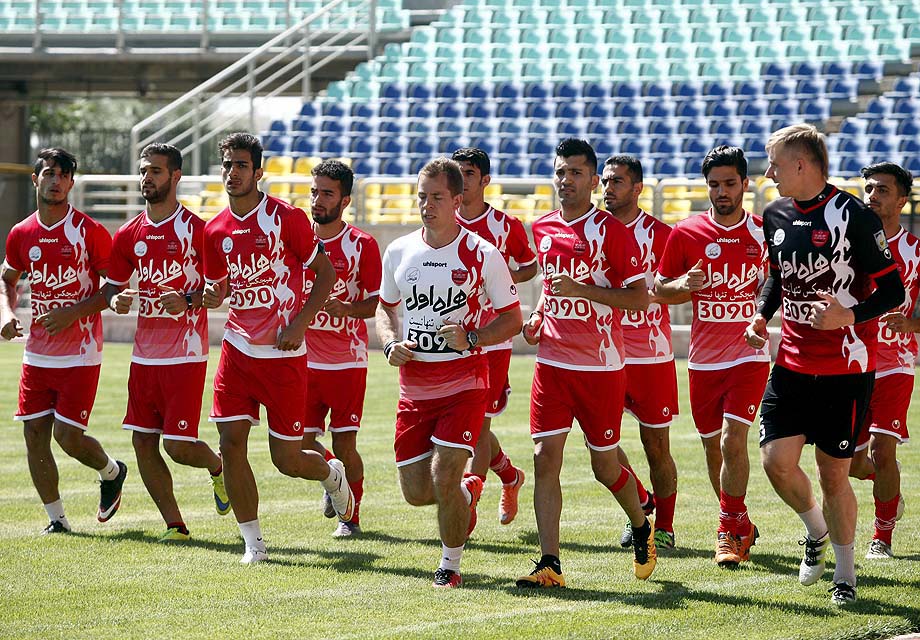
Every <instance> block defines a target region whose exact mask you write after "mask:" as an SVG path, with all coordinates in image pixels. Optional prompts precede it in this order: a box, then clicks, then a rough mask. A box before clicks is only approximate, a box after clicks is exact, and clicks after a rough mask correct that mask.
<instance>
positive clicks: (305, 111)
mask: <svg viewBox="0 0 920 640" xmlns="http://www.w3.org/2000/svg"><path fill="white" fill-rule="evenodd" d="M300 115H301V116H304V117H306V118H314V117H316V116H318V115H319V109H318V108H317V106H316V103H313V102H304V103H303V106H302V107H300Z"/></svg>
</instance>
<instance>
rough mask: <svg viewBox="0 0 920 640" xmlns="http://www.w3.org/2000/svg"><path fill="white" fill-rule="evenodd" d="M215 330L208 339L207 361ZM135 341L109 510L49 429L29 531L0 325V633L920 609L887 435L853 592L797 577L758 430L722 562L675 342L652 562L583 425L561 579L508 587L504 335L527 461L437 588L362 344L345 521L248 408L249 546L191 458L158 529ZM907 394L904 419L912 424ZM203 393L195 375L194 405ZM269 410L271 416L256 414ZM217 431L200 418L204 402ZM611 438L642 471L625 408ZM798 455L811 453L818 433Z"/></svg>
mask: <svg viewBox="0 0 920 640" xmlns="http://www.w3.org/2000/svg"><path fill="white" fill-rule="evenodd" d="M217 353H218V351H217V350H216V349H212V361H211V367H210V372H209V374H210V375H213V371H214V369H215V366H214V365H215V364H216V358H217ZM129 354H130V347H129V346H128V345H118V344H110V345H107V346H106V349H105V364H104V365H103V369H102V378H101V380H100V386H99V393H98V396H97V400H96V408H95V411H94V413H93V417H92V422H91V433H93V434H94V435H95V436H96V437H97V438H99V439H100V440H101V441H102V443H103V445H104V446H105V447H106V449H107V450H108V451H109V452H110V453H111V454H113V455H115V456H116V457H119V458H121V459H123V460H125V461H126V462H127V463H128V466H129V475H128V480H127V483H126V485H125V494H124V499H123V503H122V506H121V510H120V511H119V512H118V515H117V516H116V517H115V518H114V519H113V520H111V521H110V522H108V523H106V524H100V523H98V522H96V520H95V509H96V504H97V501H98V485H96V484H95V482H94V481H95V479H96V475H95V473H93V472H92V471H90V470H89V469H86V468H85V467H82V466H81V465H80V464H79V463H77V462H76V461H74V460H71V459H70V458H68V457H67V456H66V455H64V454H63V453H62V452H61V451H60V449H59V448H57V446H56V445H55V454H56V456H57V460H58V465H59V467H60V471H61V493H62V496H63V499H64V504H65V507H66V510H67V514H68V517H69V519H70V521H71V523H72V525H73V526H74V528H75V531H76V533H74V534H73V535H64V536H61V535H57V536H46V537H40V536H38V535H37V534H38V532H39V531H40V530H41V528H42V527H44V525H45V524H46V516H45V513H44V510H43V509H42V507H41V504H40V503H39V500H38V498H37V495H36V494H35V491H34V489H33V487H32V486H31V482H30V480H29V475H28V470H27V467H26V460H25V453H24V444H23V442H22V435H21V427H20V425H19V423H14V422H13V421H12V420H10V419H9V416H10V415H11V414H12V413H13V412H14V410H15V407H16V389H17V381H18V376H19V362H20V359H21V355H22V346H21V345H15V344H12V345H11V344H5V345H0V410H2V412H3V414H4V415H5V416H7V418H5V420H6V422H7V426H6V428H4V429H3V430H2V431H0V602H2V606H0V636H2V637H4V638H6V637H16V638H21V637H35V638H38V637H41V638H59V637H67V638H151V637H180V638H198V637H241V636H246V637H248V638H336V639H338V640H344V639H346V638H406V637H411V638H454V637H456V638H509V639H514V640H518V639H520V638H530V637H533V638H537V637H539V638H613V637H620V638H663V639H680V640H689V639H692V638H706V639H709V638H737V637H744V638H746V639H752V640H753V639H755V638H885V637H890V636H893V635H896V634H898V633H906V632H909V631H917V630H920V608H918V606H920V605H918V600H920V526H918V522H920V517H918V515H917V514H918V510H920V490H918V489H920V479H918V473H917V470H918V468H920V452H918V450H917V448H916V445H914V446H911V445H907V446H905V447H902V448H901V450H900V451H899V457H900V459H901V462H902V463H903V472H902V475H903V489H902V492H903V494H904V495H905V496H906V498H907V512H906V514H905V517H904V518H903V519H902V521H901V522H900V523H899V524H898V527H897V529H896V530H895V537H894V549H895V553H896V555H897V556H898V559H897V560H895V561H887V562H886V561H882V562H879V561H874V562H869V561H866V560H862V559H861V558H862V556H863V555H864V554H865V549H866V546H867V544H868V541H869V538H870V537H871V524H872V518H873V510H872V488H871V485H870V484H869V483H866V482H856V481H854V486H855V489H856V493H857V498H858V500H859V524H858V529H857V558H858V569H857V571H858V576H859V601H858V603H857V604H856V605H855V606H853V607H851V608H849V609H847V610H845V611H841V610H839V609H838V608H836V607H834V606H833V605H831V603H830V598H829V595H828V593H827V592H826V589H827V588H829V587H830V586H831V583H830V576H831V571H832V567H833V558H832V553H830V552H829V555H828V558H829V562H828V572H827V573H826V574H825V577H824V578H823V579H822V580H821V581H820V582H819V583H818V584H817V585H815V586H812V587H802V586H800V585H799V584H798V581H797V568H798V563H799V560H800V557H801V556H800V550H801V548H800V547H799V546H798V545H797V544H796V541H797V540H798V539H799V538H800V537H801V535H802V531H803V527H802V525H801V523H800V522H799V520H798V518H796V517H795V515H794V514H793V513H792V512H791V510H790V509H788V508H787V507H786V506H785V505H784V504H783V503H782V502H781V501H780V500H779V499H778V498H777V497H776V495H775V494H774V493H773V491H772V489H771V488H770V486H769V483H768V482H767V480H766V477H765V476H764V474H763V471H762V469H761V468H760V466H759V464H758V462H757V460H758V458H757V456H758V453H757V443H756V435H757V434H756V430H752V432H751V434H750V440H749V449H750V453H751V456H752V460H753V462H752V465H751V466H752V472H751V483H750V489H749V492H748V505H749V509H750V513H751V516H752V519H753V520H754V521H755V522H756V523H757V526H758V528H759V529H760V532H761V538H760V541H759V542H758V543H757V546H756V547H754V549H753V550H752V554H751V562H750V563H747V564H746V565H743V566H742V567H741V568H739V569H737V570H722V569H720V568H719V567H718V566H716V565H715V564H714V562H713V560H712V556H713V547H714V542H715V528H716V524H717V513H718V502H717V500H716V498H715V496H714V495H713V492H712V489H711V488H710V486H709V482H708V480H707V476H706V472H705V464H704V460H703V452H702V448H701V446H700V444H699V439H698V437H697V435H696V432H695V430H694V429H693V425H692V422H691V421H690V419H689V406H688V401H687V393H686V389H687V384H686V367H685V364H684V363H683V362H679V363H678V373H679V375H680V376H681V377H680V381H681V382H680V385H681V390H682V395H681V404H682V406H681V408H682V410H683V415H681V416H680V417H679V418H678V419H677V421H676V422H675V424H674V426H673V427H672V429H671V442H672V448H673V454H674V457H675V459H676V461H677V466H678V475H679V498H678V504H677V516H676V519H675V527H676V533H677V544H678V548H677V549H675V550H673V551H664V552H662V553H661V554H660V558H659V564H658V568H657V570H656V572H655V574H654V575H653V576H652V579H651V580H650V581H648V582H639V581H637V580H635V579H634V578H633V576H632V566H631V551H629V550H623V549H620V548H619V546H618V544H617V541H618V540H619V534H620V531H621V529H622V526H623V523H624V517H623V514H622V512H621V511H620V510H619V508H618V507H617V505H616V503H615V502H614V500H613V498H612V496H611V495H610V493H609V492H608V491H607V490H606V489H604V488H603V487H601V486H600V485H598V484H597V483H596V482H595V481H594V480H593V478H592V476H591V472H590V466H589V462H588V455H587V452H586V450H585V449H584V446H583V444H582V439H581V436H580V434H579V433H578V431H577V429H576V430H575V431H573V433H572V434H571V436H570V438H569V443H568V450H567V460H566V465H565V468H564V471H563V478H562V482H563V492H564V498H565V506H564V509H563V514H562V563H563V570H564V572H565V576H566V580H567V582H568V584H569V587H568V588H566V589H564V590H553V591H549V592H537V593H535V592H530V591H521V590H518V589H516V588H515V587H514V579H515V578H516V577H517V576H519V575H522V574H524V573H527V572H529V571H530V568H531V567H532V565H531V563H530V559H531V558H538V556H539V550H538V545H537V535H536V526H535V524H534V516H533V509H532V505H531V496H532V487H533V484H532V475H533V474H532V469H533V463H532V459H531V454H532V445H531V440H530V437H529V434H528V428H527V425H528V419H527V408H528V394H529V386H530V376H531V372H532V369H533V359H532V358H528V357H515V358H514V359H513V360H512V368H511V377H512V386H513V387H514V389H515V392H514V394H513V395H512V397H511V402H510V406H509V409H508V411H507V412H506V413H505V415H503V416H501V417H500V418H498V419H497V420H496V421H495V430H496V432H497V433H498V435H499V437H500V438H501V440H502V443H503V446H504V448H505V450H506V451H507V452H508V454H509V455H510V456H511V457H512V459H513V460H514V462H515V463H516V464H517V465H518V466H522V467H523V468H524V469H525V471H526V472H527V474H528V481H527V484H526V485H525V487H524V490H523V492H522V500H521V512H520V514H519V515H518V518H517V520H515V521H514V523H512V524H511V525H510V526H507V527H503V526H500V525H499V524H498V518H497V503H498V494H499V491H498V482H497V479H496V478H495V476H494V475H490V477H489V480H488V482H487V484H486V491H485V493H484V495H483V500H482V502H481V503H480V511H479V513H480V516H479V525H478V526H477V528H476V532H475V534H474V538H473V540H472V541H471V542H470V543H469V544H468V545H467V551H466V553H465V554H464V558H463V578H464V586H463V588H462V589H457V590H452V591H444V590H434V589H432V588H431V586H430V584H431V579H432V574H433V571H434V569H435V568H436V566H437V562H438V558H439V552H440V547H439V546H438V545H439V541H438V536H437V526H436V522H435V513H434V509H433V508H431V507H429V508H414V507H410V506H409V505H407V504H406V503H404V502H403V500H402V497H401V495H400V493H399V489H398V486H397V482H396V469H395V466H394V464H393V453H392V440H393V427H392V424H393V412H394V408H395V404H396V372H395V371H394V370H392V369H390V368H389V367H387V366H386V365H385V364H384V362H383V360H382V357H381V356H380V355H379V353H374V354H373V355H372V358H371V369H370V377H369V384H368V396H367V401H366V409H365V417H364V427H363V430H362V432H361V435H360V437H359V448H360V450H361V452H362V455H363V456H364V460H365V467H366V484H365V487H366V489H365V497H364V502H363V505H362V509H361V520H362V527H363V528H364V531H365V533H364V535H363V536H361V538H360V539H353V540H338V539H333V538H331V537H330V533H331V532H332V530H333V528H334V522H333V521H331V520H327V519H325V518H323V517H322V515H321V514H320V506H319V501H320V496H321V489H320V488H319V485H318V483H308V482H303V481H297V480H293V479H290V478H286V477H284V476H282V475H281V474H279V473H278V472H277V471H276V470H275V469H274V468H273V467H272V465H271V462H270V460H269V454H268V446H267V434H266V431H265V428H264V427H256V428H254V429H253V433H252V437H251V440H250V459H251V460H252V462H253V468H254V470H255V474H256V478H257V481H258V483H259V490H260V492H261V520H262V527H263V533H264V535H265V538H266V541H267V543H268V548H269V553H270V555H271V562H270V563H266V564H263V565H258V566H253V567H243V566H240V564H239V562H238V561H239V558H240V555H241V554H242V551H243V546H242V541H241V539H240V538H239V535H238V530H237V527H236V524H235V522H234V520H233V517H232V515H231V516H227V517H224V518H222V517H219V516H218V515H217V514H216V513H215V512H214V508H213V503H212V501H211V496H210V485H209V482H208V478H207V474H206V472H205V471H203V470H195V469H190V468H188V467H181V466H178V465H175V464H173V465H171V468H172V471H173V477H174V480H175V485H176V494H177V497H178V499H179V504H180V507H181V508H182V511H183V515H184V517H185V520H186V522H187V524H188V525H189V527H190V529H191V532H192V536H193V538H192V540H191V541H190V542H188V543H184V544H161V543H158V542H157V538H158V536H159V535H160V534H161V533H162V531H163V530H164V529H165V525H164V524H163V522H162V521H161V520H160V518H159V514H158V513H157V511H156V508H155V507H154V505H153V502H152V501H151V500H150V498H149V496H148V495H147V493H146V492H145V490H144V488H143V485H142V484H141V480H140V477H139V475H138V473H137V467H136V464H135V462H134V453H133V450H132V449H131V445H130V436H129V434H127V433H126V432H123V431H121V429H120V424H121V419H122V417H123V412H124V407H125V396H126V390H125V385H126V380H127V372H128V364H129ZM916 395H918V394H915V402H914V405H915V407H914V409H913V410H912V412H911V417H912V425H913V428H914V429H915V430H920V420H918V417H920V411H918V409H917V406H920V403H918V401H917V398H916ZM209 407H210V393H209V392H208V393H207V394H206V400H205V412H206V411H207V410H208V408H209ZM263 424H264V422H263ZM201 433H202V436H203V438H204V439H205V440H207V441H208V442H210V443H211V444H212V445H214V446H216V442H217V434H216V430H215V428H214V426H213V425H212V424H209V423H206V422H205V423H203V424H202V428H201ZM623 434H624V436H623V443H624V447H625V449H626V451H627V453H629V455H630V457H631V459H632V461H633V463H634V466H635V467H636V469H637V470H639V472H640V474H641V475H642V477H643V478H644V479H646V480H647V477H648V474H647V466H646V464H645V462H644V457H643V455H642V452H641V445H640V444H639V440H638V433H637V428H636V425H635V422H634V421H633V420H632V419H631V418H629V417H628V416H627V417H626V418H625V419H624V428H623ZM803 459H804V460H805V461H806V467H807V468H809V469H813V453H812V449H810V448H807V449H806V450H805V454H804V456H803Z"/></svg>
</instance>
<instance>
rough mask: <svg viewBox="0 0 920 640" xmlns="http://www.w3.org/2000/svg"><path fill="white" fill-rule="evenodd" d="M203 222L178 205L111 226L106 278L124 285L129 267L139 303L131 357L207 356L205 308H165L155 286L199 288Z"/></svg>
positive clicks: (150, 360)
mask: <svg viewBox="0 0 920 640" xmlns="http://www.w3.org/2000/svg"><path fill="white" fill-rule="evenodd" d="M204 224H205V223H204V221H203V220H201V218H199V217H198V216H196V215H195V214H194V213H192V212H191V211H189V210H188V209H186V208H185V207H183V206H182V205H179V206H178V207H177V208H176V210H175V211H174V212H173V214H172V215H170V216H169V217H168V218H166V219H164V220H161V221H160V222H158V223H154V222H152V221H151V220H150V218H149V216H148V215H147V214H146V213H141V214H140V215H138V216H137V217H135V218H134V219H132V220H130V221H128V222H127V223H125V224H124V225H123V226H122V227H121V228H120V229H119V230H118V231H117V232H115V238H114V241H113V247H112V265H111V268H110V269H109V274H108V278H107V280H108V281H109V282H110V283H112V284H114V285H126V284H127V283H128V280H129V279H130V278H131V274H132V273H135V272H136V273H137V276H138V283H137V284H138V287H137V288H138V298H139V302H140V305H139V311H138V318H137V331H136V333H135V335H134V352H133V354H132V357H131V360H132V362H136V363H138V364H145V365H170V364H182V363H186V362H206V361H207V359H208V317H207V312H206V311H205V310H204V309H189V310H188V311H186V312H184V313H181V314H179V315H173V314H170V313H168V312H167V311H166V310H165V309H164V308H163V306H162V305H161V304H160V295H161V294H162V293H163V292H162V291H161V290H160V289H159V286H160V285H166V286H169V287H171V288H172V289H175V290H176V291H178V292H179V293H181V294H185V293H189V292H191V291H200V290H201V289H202V288H203V286H204V269H203V266H202V242H203V234H204Z"/></svg>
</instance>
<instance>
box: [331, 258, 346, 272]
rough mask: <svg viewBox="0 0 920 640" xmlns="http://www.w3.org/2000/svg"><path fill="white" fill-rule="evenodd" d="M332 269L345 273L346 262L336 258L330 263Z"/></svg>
mask: <svg viewBox="0 0 920 640" xmlns="http://www.w3.org/2000/svg"><path fill="white" fill-rule="evenodd" d="M332 268H333V269H335V270H336V271H345V270H347V269H348V262H347V261H346V260H345V259H344V258H336V259H335V260H333V261H332Z"/></svg>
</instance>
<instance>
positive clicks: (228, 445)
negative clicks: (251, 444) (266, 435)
mask: <svg viewBox="0 0 920 640" xmlns="http://www.w3.org/2000/svg"><path fill="white" fill-rule="evenodd" d="M219 449H220V455H221V456H222V457H224V458H239V457H244V458H245V457H246V449H247V447H246V439H245V438H240V437H238V436H237V435H236V434H234V433H232V432H230V430H226V431H224V432H223V433H221V434H220V444H219Z"/></svg>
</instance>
